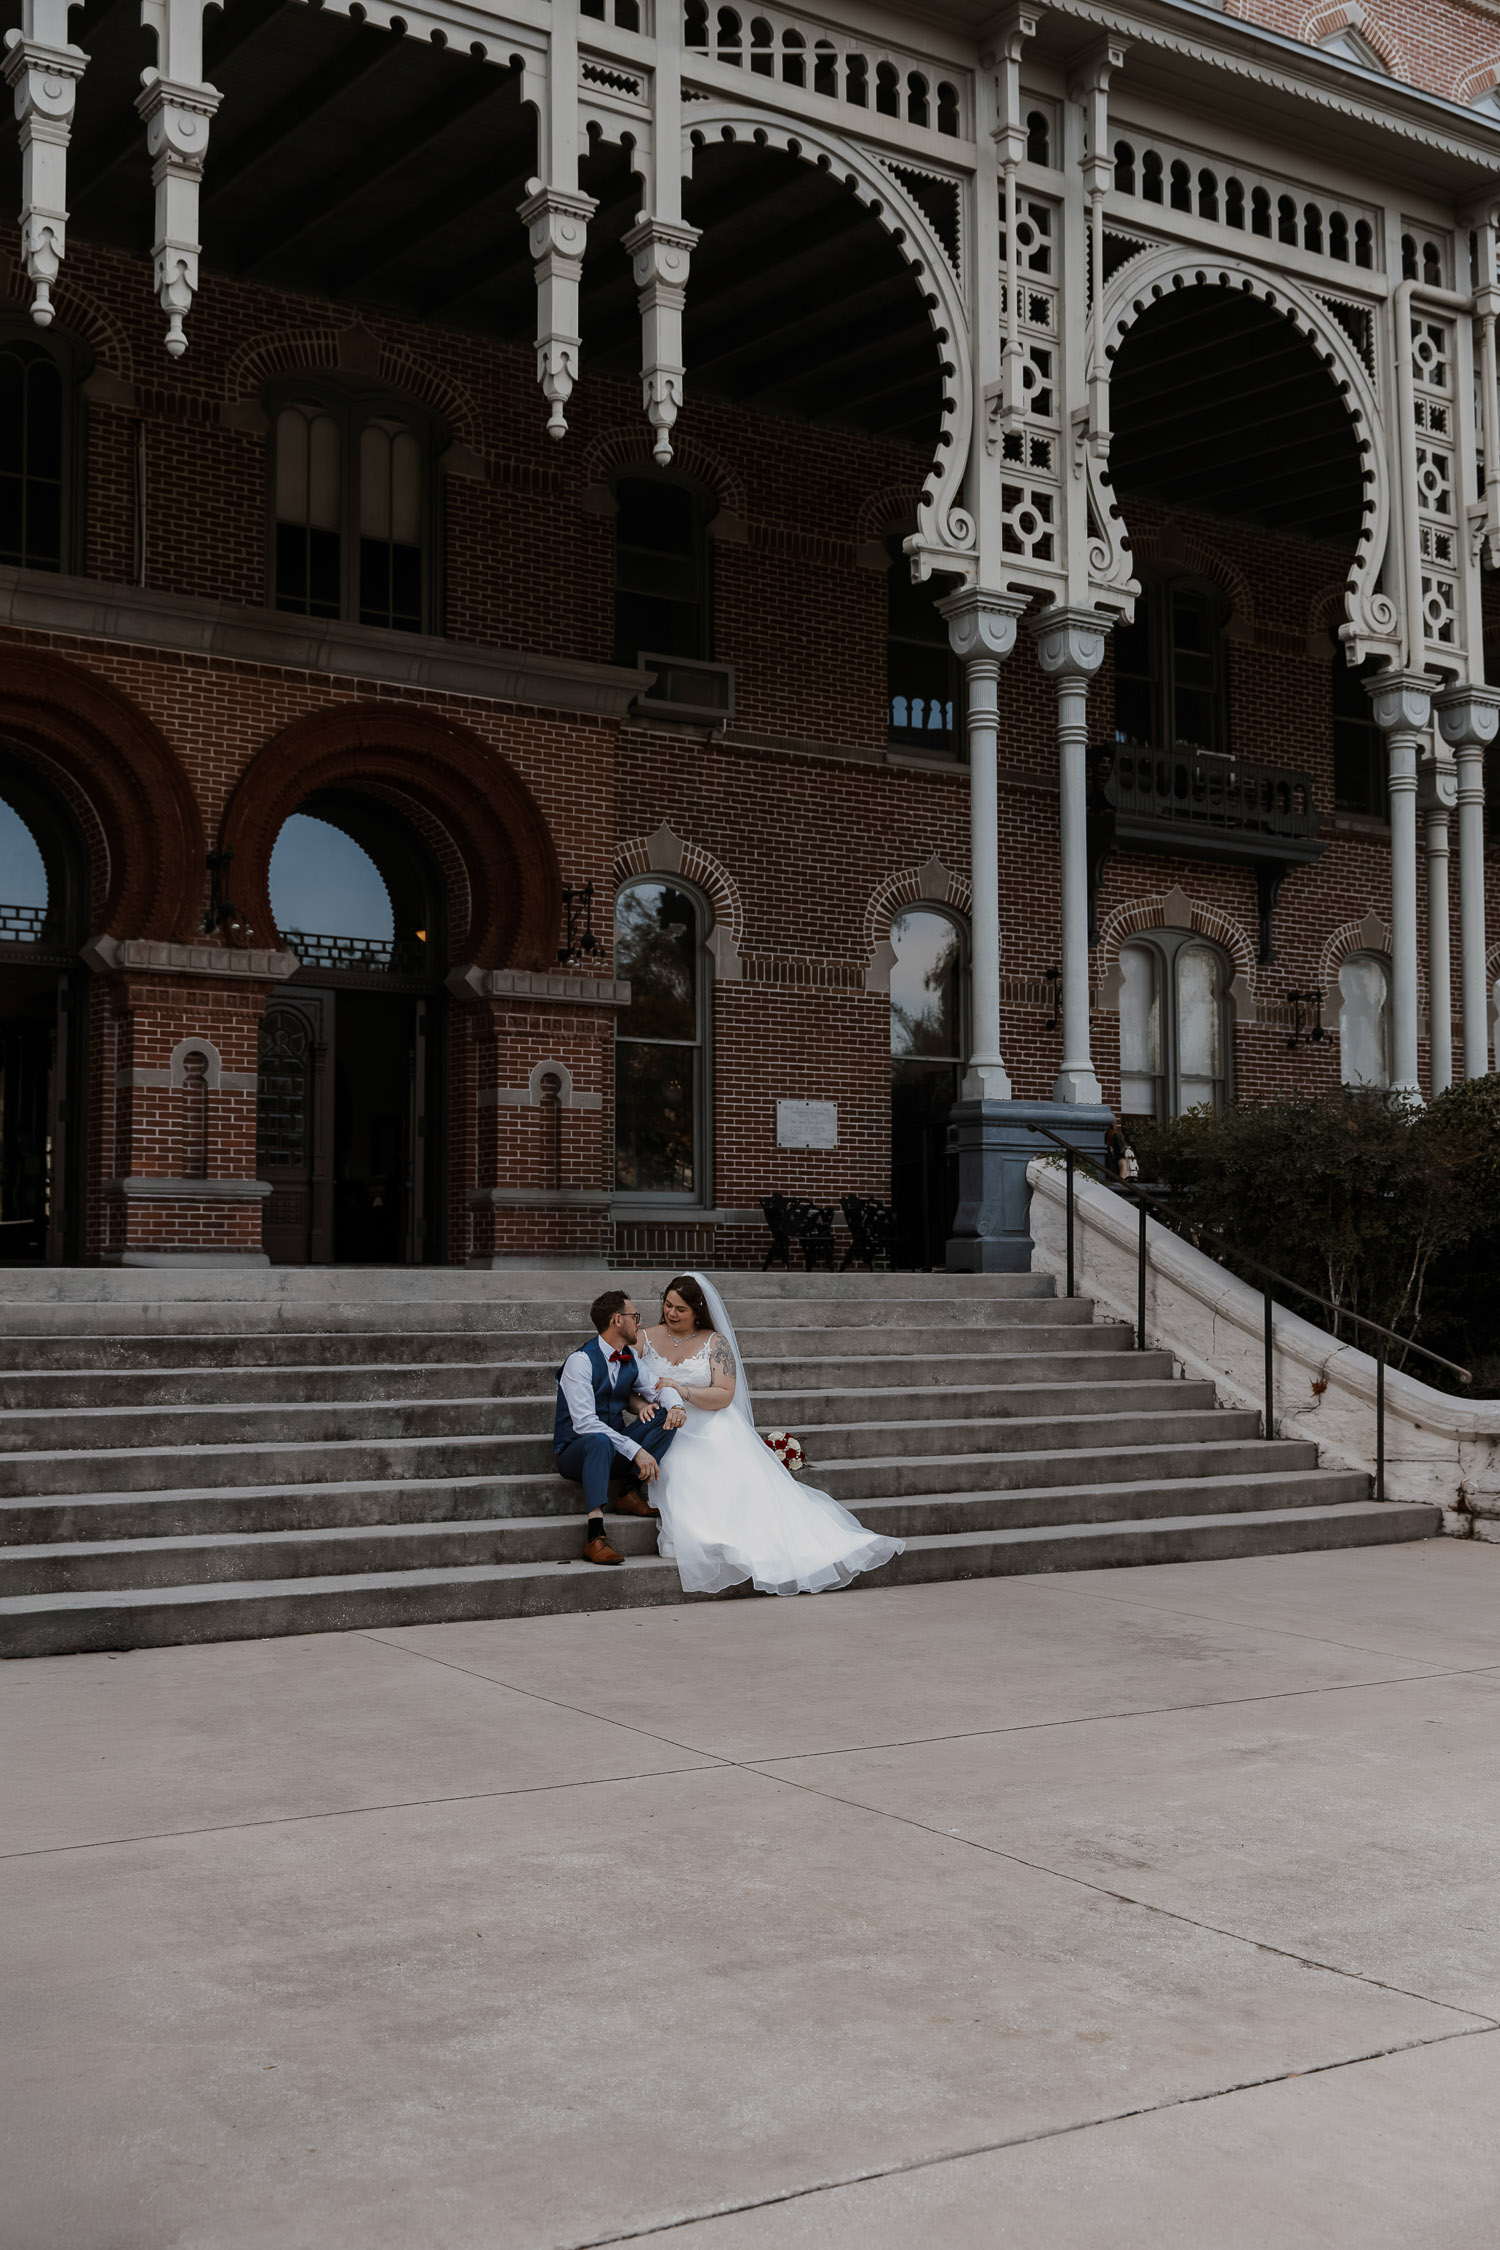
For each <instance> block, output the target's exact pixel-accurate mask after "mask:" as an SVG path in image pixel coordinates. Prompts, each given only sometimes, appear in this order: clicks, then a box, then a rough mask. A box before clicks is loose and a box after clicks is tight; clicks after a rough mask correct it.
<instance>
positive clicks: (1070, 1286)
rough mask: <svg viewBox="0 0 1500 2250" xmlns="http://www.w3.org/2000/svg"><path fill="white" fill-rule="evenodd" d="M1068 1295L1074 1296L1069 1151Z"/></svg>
mask: <svg viewBox="0 0 1500 2250" xmlns="http://www.w3.org/2000/svg"><path fill="white" fill-rule="evenodd" d="M1068 1295H1069V1296H1070V1297H1071V1296H1072V1295H1073V1151H1072V1150H1071V1149H1069V1151H1068Z"/></svg>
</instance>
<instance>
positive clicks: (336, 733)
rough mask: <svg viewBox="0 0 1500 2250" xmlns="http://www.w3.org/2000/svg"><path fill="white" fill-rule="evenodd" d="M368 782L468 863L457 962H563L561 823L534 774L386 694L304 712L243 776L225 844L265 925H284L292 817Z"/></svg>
mask: <svg viewBox="0 0 1500 2250" xmlns="http://www.w3.org/2000/svg"><path fill="white" fill-rule="evenodd" d="M362 783H363V784H365V785H367V786H368V787H369V788H370V789H371V791H372V793H374V794H377V795H392V796H394V795H399V796H401V797H404V798H406V799H407V800H409V801H410V803H411V804H412V806H413V807H414V808H415V809H416V810H417V811H418V812H419V813H420V814H421V815H422V817H423V818H424V819H426V820H428V821H430V822H431V823H432V824H433V827H434V828H435V829H436V830H437V831H438V832H439V833H440V834H441V836H442V837H443V839H444V842H445V844H446V845H447V847H448V849H449V850H450V851H451V853H452V854H453V856H454V859H455V861H456V862H457V863H458V864H459V866H460V867H461V869H462V876H463V880H462V881H461V882H460V881H455V880H454V879H453V877H452V875H451V874H450V875H449V876H448V891H449V907H450V916H449V922H450V945H451V949H452V954H453V959H454V960H455V961H457V962H466V961H472V962H474V963H475V964H476V965H477V966H478V967H480V968H516V969H545V968H551V967H555V966H556V954H557V931H558V924H559V921H560V919H561V915H562V877H561V874H560V873H559V871H558V864H557V852H556V849H555V847H554V845H553V842H552V833H551V830H550V829H549V828H548V826H547V823H546V820H545V819H544V817H543V815H542V811H541V808H540V807H539V806H538V804H537V801H536V799H535V798H534V797H533V796H532V794H531V791H530V790H529V789H528V787H527V786H526V783H525V782H524V781H523V780H522V779H521V777H520V775H519V774H518V773H517V772H516V770H515V768H514V767H513V766H512V765H511V764H510V762H509V761H508V760H507V759H506V758H504V757H502V756H501V754H500V753H499V751H498V750H495V749H493V748H492V747H491V746H490V744H489V743H487V742H485V741H484V740H483V739H482V738H481V737H480V736H479V735H477V734H473V733H471V732H470V731H469V729H468V728H467V727H462V726H459V725H457V724H456V723H455V722H454V721H453V720H451V719H440V718H437V717H435V716H432V715H430V714H428V713H425V712H412V711H403V710H400V709H388V708H386V707H385V706H384V705H381V704H363V705H359V704H356V705H354V706H352V707H349V708H345V709H341V710H333V711H314V712H310V713H308V714H307V716H305V717H304V718H301V719H296V720H294V721H293V723H292V724H291V725H290V726H289V727H286V728H284V729H283V731H282V732H281V733H280V734H278V735H276V736H274V737H273V738H272V740H271V741H270V742H268V743H267V744H266V745H265V747H264V748H263V749H262V750H260V751H258V752H257V753H256V755H255V757H254V758H253V759H252V760H251V762H250V764H249V766H248V767H247V768H246V769H245V772H244V773H243V774H242V775H241V777H240V779H239V782H238V783H237V784H236V787H235V791H234V794H233V796H232V797H231V798H230V800H229V803H228V806H227V807H226V808H225V813H224V819H223V824H222V826H221V828H220V832H219V840H220V848H221V849H222V850H224V851H232V852H233V853H234V855H235V861H234V866H235V888H236V890H237V891H238V892H239V894H240V896H239V902H238V903H239V904H240V906H241V909H242V911H244V912H245V914H246V915H247V916H248V919H249V921H250V922H251V924H252V926H253V927H254V928H255V929H256V930H257V931H259V930H274V929H275V927H276V924H275V917H274V916H273V914H272V912H271V897H270V888H269V878H270V865H271V851H272V847H273V846H274V844H275V842H276V838H277V835H278V834H279V832H280V829H281V824H282V822H283V821H284V820H286V819H287V817H288V815H289V814H291V813H294V812H295V811H296V810H297V807H298V806H299V805H300V804H301V803H302V802H303V800H304V799H305V798H307V797H310V796H312V795H313V793H314V792H315V791H316V790H319V789H332V788H355V789H357V788H358V787H359V786H360V785H361V784H362Z"/></svg>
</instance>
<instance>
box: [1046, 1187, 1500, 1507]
mask: <svg viewBox="0 0 1500 2250" xmlns="http://www.w3.org/2000/svg"><path fill="white" fill-rule="evenodd" d="M1031 1185H1032V1197H1031V1231H1032V1236H1033V1239H1034V1241H1035V1243H1036V1251H1035V1255H1034V1256H1033V1259H1032V1265H1033V1267H1034V1269H1035V1270H1036V1271H1037V1272H1040V1273H1051V1274H1055V1275H1056V1276H1057V1279H1058V1285H1059V1287H1060V1288H1061V1287H1065V1286H1066V1281H1065V1276H1066V1271H1067V1185H1066V1176H1065V1174H1064V1172H1063V1171H1062V1169H1061V1167H1058V1168H1056V1169H1054V1168H1053V1167H1052V1166H1051V1165H1050V1164H1048V1163H1046V1162H1045V1161H1038V1162H1037V1163H1035V1164H1033V1165H1032V1167H1031ZM1139 1223H1140V1222H1139V1217H1138V1213H1137V1209H1136V1206H1135V1205H1134V1204H1128V1203H1126V1202H1125V1200H1124V1199H1123V1198H1122V1197H1120V1196H1117V1195H1112V1194H1111V1193H1110V1192H1109V1190H1108V1189H1107V1188H1103V1187H1099V1186H1097V1185H1096V1184H1094V1183H1093V1182H1089V1183H1085V1182H1084V1181H1083V1180H1082V1179H1081V1178H1080V1179H1079V1180H1078V1183H1077V1188H1076V1205H1075V1220H1074V1226H1075V1236H1074V1269H1075V1277H1076V1286H1077V1288H1078V1291H1079V1294H1080V1295H1083V1296H1089V1297H1092V1298H1094V1299H1095V1301H1096V1302H1097V1303H1098V1305H1099V1307H1100V1309H1101V1311H1102V1312H1104V1313H1105V1314H1106V1315H1107V1316H1110V1317H1112V1318H1114V1319H1116V1320H1121V1321H1124V1322H1126V1323H1127V1324H1128V1325H1129V1326H1130V1327H1131V1328H1132V1329H1133V1328H1134V1326H1135V1315H1136V1245H1137V1239H1138V1230H1139ZM1147 1246H1148V1248H1147V1272H1146V1337H1147V1341H1148V1342H1149V1343H1150V1344H1152V1345H1154V1346H1157V1347H1158V1348H1159V1349H1161V1350H1163V1351H1169V1352H1171V1353H1172V1354H1173V1356H1174V1357H1175V1358H1176V1359H1177V1360H1178V1362H1179V1363H1180V1364H1181V1366H1182V1367H1183V1368H1184V1370H1185V1371H1186V1373H1187V1374H1188V1375H1190V1376H1196V1377H1199V1378H1202V1377H1204V1376H1207V1377H1208V1378H1210V1379H1211V1380H1212V1382H1213V1384H1214V1386H1215V1389H1216V1391H1217V1394H1218V1398H1219V1402H1220V1404H1221V1405H1224V1406H1249V1407H1255V1408H1261V1407H1263V1405H1264V1401H1265V1373H1264V1369H1265V1358H1264V1354H1265V1311H1264V1300H1263V1298H1262V1297H1261V1294H1260V1292H1259V1290H1257V1289H1253V1288H1251V1286H1250V1285H1249V1283H1248V1282H1244V1281H1240V1280H1238V1279H1237V1278H1236V1277H1235V1276H1234V1275H1233V1274H1229V1273H1226V1272H1225V1271H1224V1269H1223V1267H1222V1266H1219V1265H1216V1264H1215V1262H1214V1261H1213V1259H1212V1258H1209V1257H1205V1255H1204V1254H1203V1252H1202V1251H1201V1250H1195V1249H1193V1247H1192V1245H1191V1244H1190V1243H1187V1242H1184V1241H1183V1240H1182V1239H1181V1238H1180V1237H1179V1236H1177V1235H1175V1234H1172V1233H1171V1232H1170V1231H1169V1230H1168V1229H1167V1228H1165V1227H1162V1226H1159V1225H1157V1224H1156V1223H1155V1222H1154V1221H1152V1222H1150V1224H1149V1225H1148V1228H1147ZM1274 1335H1275V1378H1276V1385H1275V1403H1276V1434H1277V1435H1278V1436H1279V1437H1296V1438H1311V1439H1312V1441H1313V1443H1314V1444H1315V1445H1316V1446H1317V1448H1318V1459H1319V1462H1320V1464H1321V1465H1322V1466H1323V1467H1325V1468H1347V1469H1365V1470H1368V1471H1369V1473H1370V1475H1371V1476H1373V1475H1374V1473H1375V1361H1374V1359H1373V1358H1372V1357H1371V1356H1370V1354H1369V1353H1368V1352H1362V1351H1358V1350H1356V1349H1355V1348H1354V1347H1353V1346H1352V1345H1350V1344H1342V1343H1336V1342H1335V1341H1334V1340H1333V1338H1332V1337H1330V1336H1328V1335H1327V1334H1325V1332H1324V1331H1323V1330H1322V1329H1321V1328H1315V1327H1314V1326H1313V1324H1312V1323H1311V1321H1307V1320H1304V1319H1302V1317H1301V1316H1300V1314H1297V1313H1293V1312H1289V1311H1288V1310H1287V1309H1286V1307H1285V1306H1283V1305H1278V1306H1277V1307H1276V1313H1275V1323H1274ZM1318 1384H1322V1385H1323V1386H1324V1387H1323V1389H1322V1390H1318V1389H1317V1388H1315V1386H1316V1385H1318ZM1385 1407H1386V1418H1385V1446H1386V1453H1385V1460H1386V1473H1385V1489H1386V1498H1387V1499H1389V1500H1408V1501H1410V1500H1419V1501H1420V1500H1425V1501H1433V1502H1436V1503H1437V1504H1438V1505H1439V1506H1440V1507H1441V1508H1442V1510H1443V1525H1444V1529H1445V1530H1447V1531H1449V1532H1450V1533H1452V1534H1454V1535H1455V1536H1456V1537H1459V1538H1470V1537H1472V1538H1478V1539H1489V1540H1494V1541H1500V1399H1476V1400H1473V1401H1467V1400H1464V1399H1461V1398H1454V1397H1450V1396H1449V1395H1448V1394H1447V1393H1446V1392H1444V1391H1435V1390H1430V1389H1429V1388H1428V1386H1427V1385H1426V1384H1425V1383H1421V1382H1418V1381H1416V1380H1415V1379H1414V1378H1413V1377H1412V1376H1410V1375H1405V1374H1401V1373H1399V1372H1398V1371H1397V1370H1396V1369H1394V1368H1388V1369H1387V1370H1386V1383H1385Z"/></svg>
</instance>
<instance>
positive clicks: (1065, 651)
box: [1027, 603, 1114, 680]
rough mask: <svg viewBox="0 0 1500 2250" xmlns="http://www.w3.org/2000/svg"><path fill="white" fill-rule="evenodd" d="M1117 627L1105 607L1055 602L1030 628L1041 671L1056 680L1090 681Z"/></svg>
mask: <svg viewBox="0 0 1500 2250" xmlns="http://www.w3.org/2000/svg"><path fill="white" fill-rule="evenodd" d="M1113 627H1114V619H1113V617H1111V616H1109V615H1107V614H1106V612H1105V611H1103V610H1102V609H1065V608H1064V607H1063V606H1062V605H1061V604H1060V603H1054V604H1053V605H1052V607H1051V608H1050V609H1044V610H1042V611H1040V612H1039V614H1038V615H1037V616H1035V617H1034V618H1032V620H1031V622H1030V624H1029V625H1028V627H1027V631H1028V632H1029V633H1030V634H1031V637H1032V639H1033V640H1034V641H1035V643H1036V659H1037V662H1038V664H1040V666H1041V668H1042V670H1043V671H1044V672H1046V673H1047V674H1048V675H1049V676H1050V677H1051V678H1053V679H1057V680H1067V679H1075V680H1091V679H1092V678H1093V676H1094V674H1095V673H1096V672H1097V671H1098V669H1099V667H1100V665H1101V664H1102V663H1103V662H1104V644H1105V641H1106V639H1107V638H1108V636H1109V634H1110V632H1111V631H1112V629H1113Z"/></svg>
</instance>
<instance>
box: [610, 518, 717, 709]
mask: <svg viewBox="0 0 1500 2250" xmlns="http://www.w3.org/2000/svg"><path fill="white" fill-rule="evenodd" d="M615 500H616V503H617V505H618V508H619V514H618V515H617V516H616V518H615V657H616V660H617V662H619V663H621V664H634V663H636V662H637V661H638V660H639V659H640V657H641V656H642V655H643V654H646V655H654V656H690V657H708V656H710V655H712V653H713V652H712V649H711V647H710V645H709V642H710V637H711V636H710V632H709V600H708V540H707V537H706V524H705V514H704V508H703V505H702V502H701V501H700V499H699V497H698V495H697V494H696V493H695V492H693V491H691V490H690V489H689V488H688V487H687V486H686V485H683V484H677V483H674V482H673V481H672V480H671V479H670V478H668V477H659V476H628V477H621V478H620V479H619V481H618V482H617V484H616V486H615Z"/></svg>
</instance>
